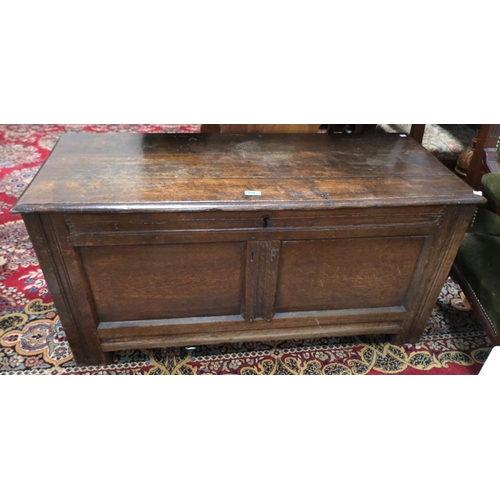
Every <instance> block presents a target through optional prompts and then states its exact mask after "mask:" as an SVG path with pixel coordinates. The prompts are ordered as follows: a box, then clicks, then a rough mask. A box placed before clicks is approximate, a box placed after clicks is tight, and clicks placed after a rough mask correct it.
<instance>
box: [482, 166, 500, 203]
mask: <svg viewBox="0 0 500 500" xmlns="http://www.w3.org/2000/svg"><path fill="white" fill-rule="evenodd" d="M481 184H482V185H483V190H484V192H485V194H486V196H487V197H488V198H490V199H491V200H493V201H494V202H495V203H496V204H497V205H500V173H490V174H485V175H483V177H482V178H481Z"/></svg>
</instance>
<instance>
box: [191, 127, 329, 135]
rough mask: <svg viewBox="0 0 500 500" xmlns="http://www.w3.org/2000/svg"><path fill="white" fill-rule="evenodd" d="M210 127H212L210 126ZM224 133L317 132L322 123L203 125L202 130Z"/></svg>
mask: <svg viewBox="0 0 500 500" xmlns="http://www.w3.org/2000/svg"><path fill="white" fill-rule="evenodd" d="M209 127H210V128H209ZM215 127H219V131H220V132H222V133H223V134H315V133H316V134H317V133H318V130H319V127H320V125H208V126H207V125H202V129H201V131H202V132H218V131H217V130H216V129H215Z"/></svg>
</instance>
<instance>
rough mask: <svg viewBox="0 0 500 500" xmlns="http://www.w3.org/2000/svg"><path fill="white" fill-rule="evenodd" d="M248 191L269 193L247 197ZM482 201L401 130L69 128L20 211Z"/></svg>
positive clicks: (19, 205) (21, 201)
mask: <svg viewBox="0 0 500 500" xmlns="http://www.w3.org/2000/svg"><path fill="white" fill-rule="evenodd" d="M248 190H250V191H260V192H261V196H248V195H245V191H248ZM476 202H477V200H476V199H475V197H474V195H473V194H472V192H471V190H470V189H469V188H468V187H467V186H466V185H465V184H464V183H463V182H462V181H461V180H460V179H457V178H456V176H454V175H453V174H452V173H451V172H449V171H448V170H447V169H446V167H444V166H443V165H442V164H441V163H440V162H439V160H437V159H436V158H434V156H433V155H432V154H431V153H429V152H428V151H426V150H425V149H424V148H422V147H421V146H420V145H419V144H418V143H416V142H415V141H414V140H412V139H411V138H409V137H405V138H402V137H399V136H398V135H397V134H380V135H378V134H374V135H373V136H371V137H370V136H363V135H362V134H361V135H353V136H337V135H335V134H333V135H332V134H262V135H261V136H258V135H251V134H244V135H232V134H207V135H203V134H149V135H143V134H66V135H63V136H62V137H61V139H60V140H59V142H58V144H57V146H56V148H55V149H54V151H53V153H52V154H51V156H50V157H49V158H48V160H47V161H46V163H45V164H44V166H43V168H42V169H41V170H40V172H39V173H38V175H37V176H36V177H35V179H34V181H33V182H32V184H31V185H30V186H29V187H28V189H27V190H26V191H25V193H23V195H22V196H21V198H20V199H19V201H18V203H17V204H16V207H15V209H14V210H15V211H17V212H24V213H25V212H29V211H35V212H39V211H54V210H55V211H59V210H64V211H65V212H70V211H72V212H86V213H88V212H111V211H113V212H127V213H129V212H145V211H148V212H155V211H156V212H163V211H181V212H185V211H206V210H224V211H233V210H245V211H247V210H270V209H275V210H284V209H291V210H301V209H305V210H310V209H311V208H321V209H323V208H340V207H351V208H352V207H360V208H361V207H380V206H408V205H439V204H447V203H472V204H474V203H476Z"/></svg>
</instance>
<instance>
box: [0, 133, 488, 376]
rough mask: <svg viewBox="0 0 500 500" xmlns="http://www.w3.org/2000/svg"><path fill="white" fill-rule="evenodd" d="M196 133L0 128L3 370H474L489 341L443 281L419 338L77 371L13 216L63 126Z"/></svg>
mask: <svg viewBox="0 0 500 500" xmlns="http://www.w3.org/2000/svg"><path fill="white" fill-rule="evenodd" d="M79 131H85V132H96V133H103V132H150V133H154V132H192V133H196V132H199V125H0V245H1V247H0V374H11V375H14V374H117V375H120V374H138V375H157V374H249V375H261V374H270V375H271V374H275V375H276V374H374V375H375V374H443V375H446V374H477V373H478V372H479V370H480V368H481V366H482V364H483V363H484V361H485V359H486V358H487V356H488V354H489V352H490V350H491V348H492V346H491V345H490V343H489V341H488V339H487V337H486V334H485V333H484V331H483V330H482V328H481V326H480V325H479V324H478V322H477V321H476V320H475V318H474V316H473V315H472V313H471V312H470V309H469V307H468V306H467V303H466V301H464V299H463V295H462V294H461V291H460V289H459V287H458V286H457V285H456V284H455V283H453V281H451V280H450V279H449V280H447V282H446V283H445V284H444V286H443V289H442V292H441V295H440V297H439V300H438V302H437V304H436V307H435V309H434V311H433V313H432V316H431V318H430V319H429V323H428V326H427V329H426V332H425V334H424V336H423V338H422V341H421V342H419V343H418V344H414V345H410V344H407V345H404V346H394V345H391V344H390V343H388V342H387V339H386V337H384V336H370V337H355V338H345V337H344V338H323V339H312V340H302V341H301V340H297V341H285V342H280V343H269V344H263V343H245V344H224V345H216V346H200V347H198V348H197V349H196V350H194V351H190V350H186V349H183V348H171V349H151V350H136V351H123V352H117V353H113V362H112V364H110V365H108V366H104V367H85V368H80V367H77V366H76V365H75V363H74V361H73V358H72V354H71V350H70V348H69V345H68V343H67V341H66V338H65V334H64V330H63V328H62V326H61V323H60V321H59V317H58V315H57V312H56V310H55V309H54V305H53V303H52V300H51V297H50V293H49V291H48V289H47V286H46V283H45V279H44V277H43V274H42V272H41V270H40V267H39V264H38V260H37V258H36V255H35V253H34V251H33V248H32V245H31V242H30V240H29V237H28V234H27V232H26V229H25V227H24V224H23V222H22V219H21V217H20V216H18V215H13V214H11V213H10V209H11V208H12V206H13V205H14V203H15V201H16V199H17V198H18V197H19V196H20V194H21V193H22V192H23V191H24V189H25V188H26V187H27V185H28V183H29V182H30V181H31V179H32V178H33V176H34V175H35V173H36V172H37V170H38V169H39V167H40V166H41V164H42V163H43V161H44V160H45V159H46V158H47V156H48V154H49V153H50V151H51V149H52V147H53V146H54V144H55V142H56V141H57V139H58V137H59V136H60V135H61V134H62V133H65V132H79Z"/></svg>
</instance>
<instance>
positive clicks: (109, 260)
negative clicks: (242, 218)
mask: <svg viewBox="0 0 500 500" xmlns="http://www.w3.org/2000/svg"><path fill="white" fill-rule="evenodd" d="M243 246H244V244H243V243H204V244H200V243H198V244H179V245H126V246H104V247H84V248H81V249H80V251H81V254H82V259H83V262H84V265H85V269H86V273H87V276H88V278H89V282H90V286H91V288H92V292H93V296H94V300H95V303H96V307H97V312H98V315H99V319H100V320H101V321H129V320H141V319H144V320H150V319H163V318H187V317H196V316H219V315H231V314H239V312H240V300H241V268H242V254H243Z"/></svg>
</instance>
